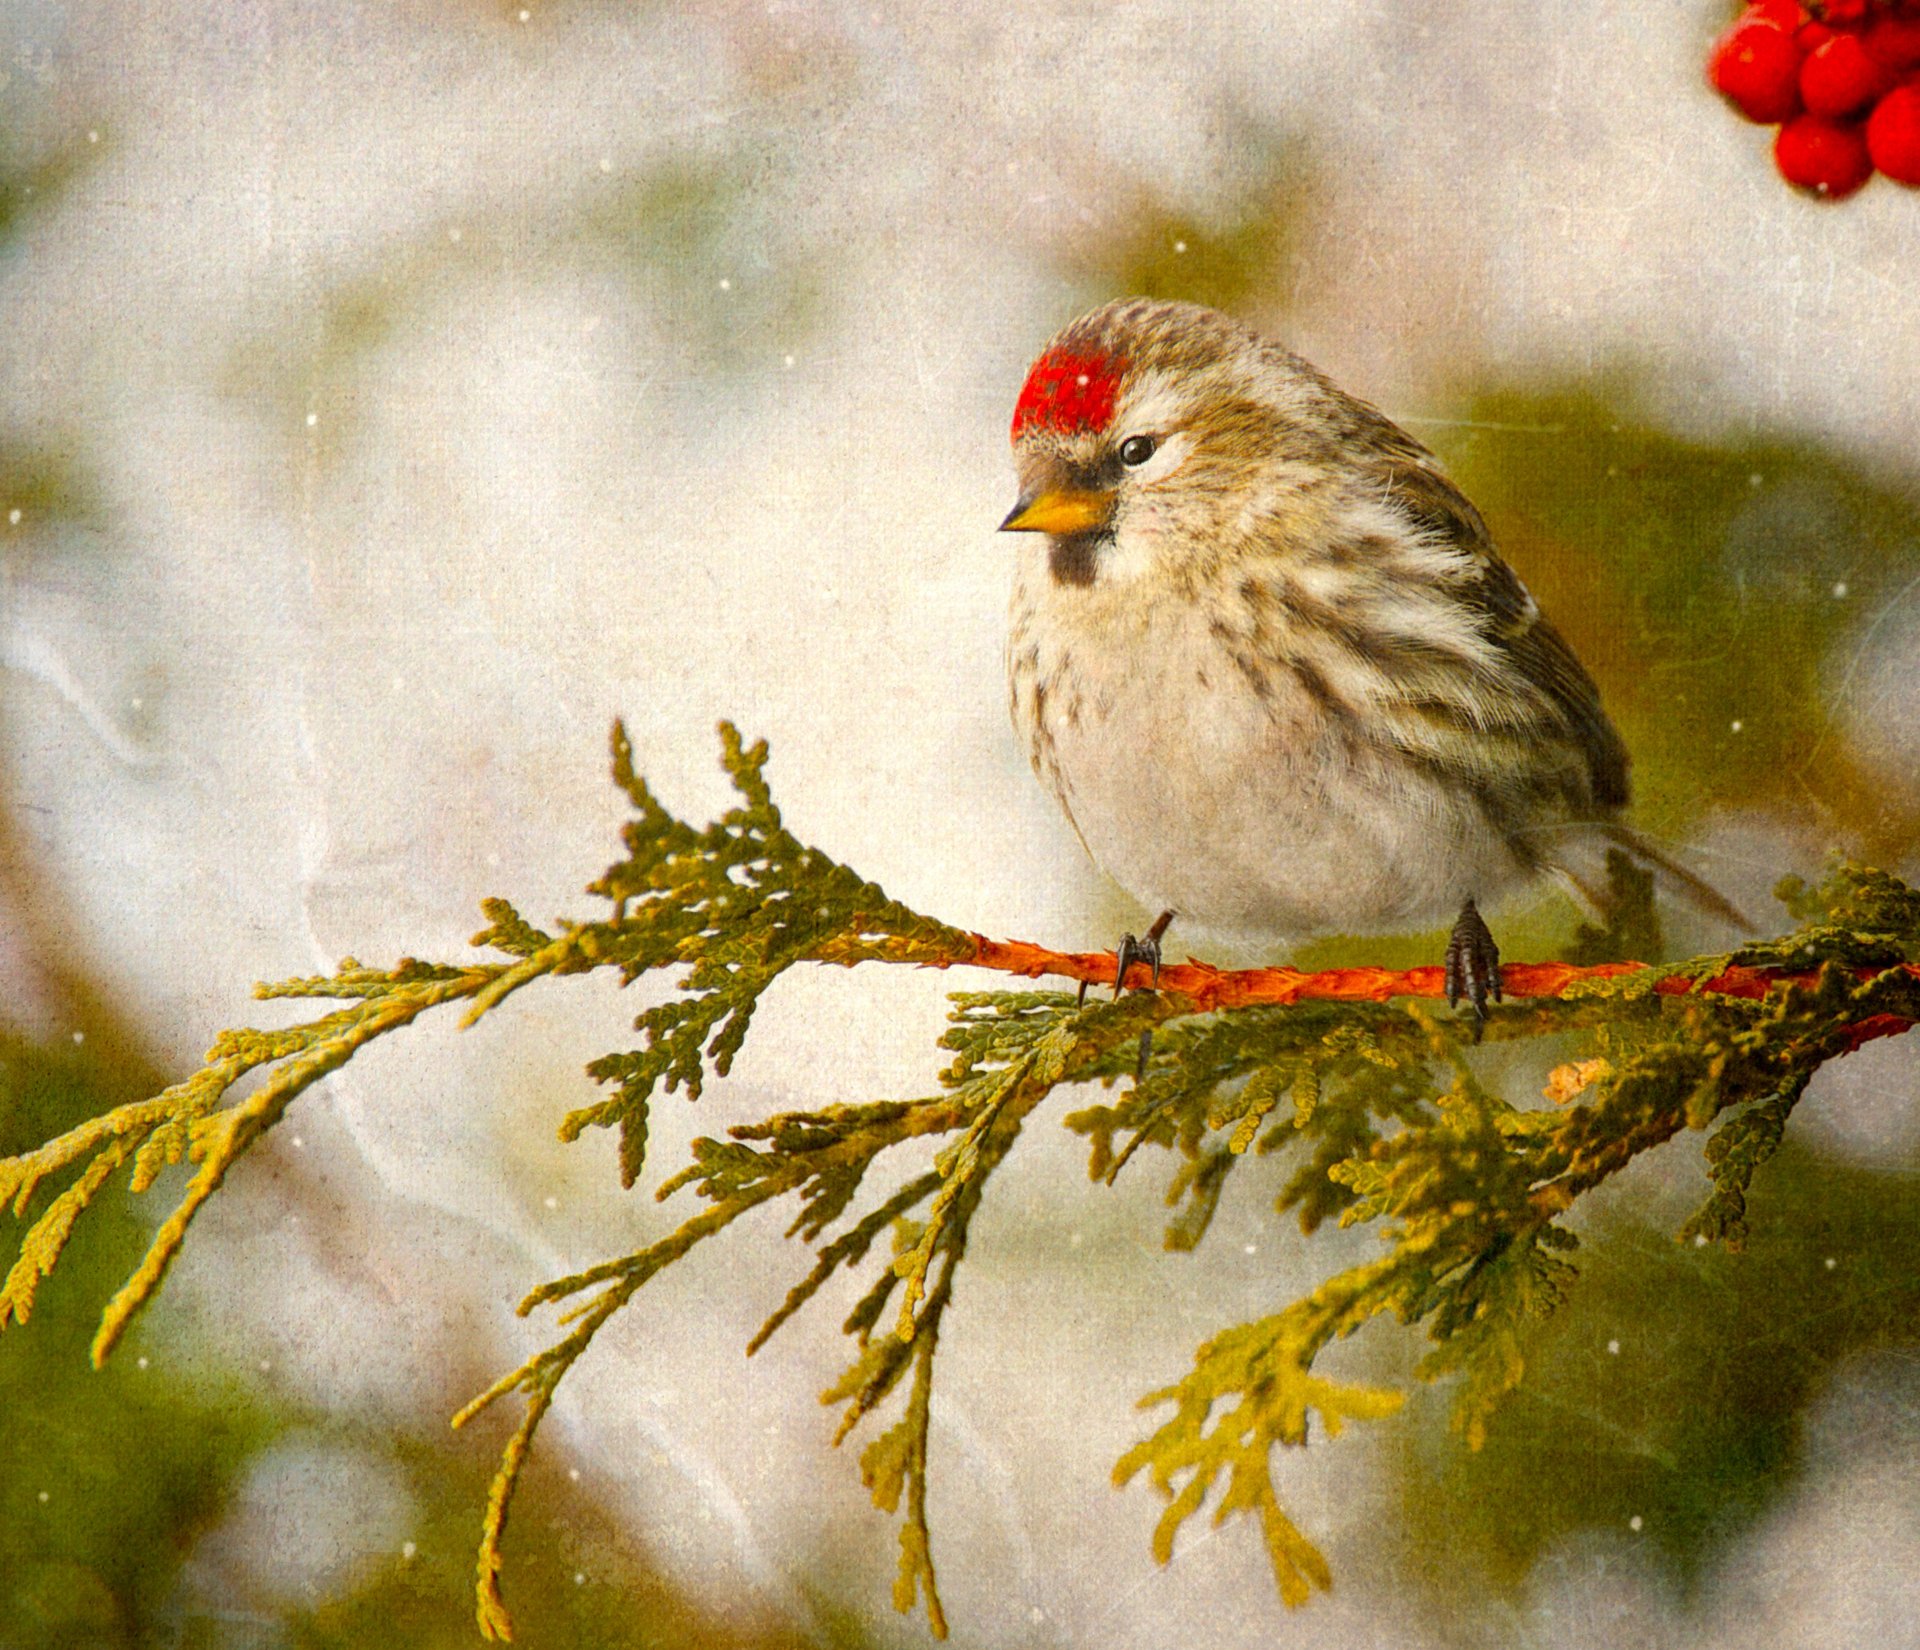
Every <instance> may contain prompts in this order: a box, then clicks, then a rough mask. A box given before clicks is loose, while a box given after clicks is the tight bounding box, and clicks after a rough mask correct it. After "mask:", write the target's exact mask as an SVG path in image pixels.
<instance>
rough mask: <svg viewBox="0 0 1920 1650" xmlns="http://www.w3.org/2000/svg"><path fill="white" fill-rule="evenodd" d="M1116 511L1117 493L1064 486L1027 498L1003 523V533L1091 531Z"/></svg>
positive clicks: (1104, 522) (1001, 525)
mask: <svg viewBox="0 0 1920 1650" xmlns="http://www.w3.org/2000/svg"><path fill="white" fill-rule="evenodd" d="M1112 514H1113V494H1111V493H1079V492H1072V491H1069V490H1068V489H1066V488H1061V489H1060V490H1058V491H1057V492H1048V493H1037V494H1035V495H1034V496H1033V497H1032V498H1023V499H1022V500H1021V501H1020V502H1019V503H1018V504H1016V505H1015V506H1014V507H1013V511H1012V513H1011V514H1010V515H1008V517H1007V519H1006V520H1005V521H1003V522H1001V523H1000V531H1001V532H1003V533H1061V534H1066V533H1090V532H1092V531H1093V530H1094V529H1095V528H1096V527H1104V526H1106V524H1107V518H1108V517H1109V516H1111V515H1112Z"/></svg>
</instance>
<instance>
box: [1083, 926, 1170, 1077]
mask: <svg viewBox="0 0 1920 1650" xmlns="http://www.w3.org/2000/svg"><path fill="white" fill-rule="evenodd" d="M1172 922H1173V913H1172V912H1171V911H1162V912H1161V913H1160V915H1159V916H1157V917H1155V918H1154V919H1153V926H1152V927H1151V928H1149V929H1148V930H1147V931H1146V934H1145V935H1144V936H1139V935H1134V934H1123V935H1122V936H1121V937H1120V949H1119V950H1118V951H1117V952H1115V953H1114V959H1113V995H1114V998H1115V1000H1116V1001H1117V1000H1118V999H1119V996H1120V994H1121V992H1122V991H1124V990H1125V989H1126V984H1127V970H1128V969H1130V968H1132V967H1133V965H1134V964H1135V963H1144V964H1145V965H1146V968H1147V972H1148V984H1147V986H1146V989H1147V990H1149V991H1157V990H1159V989H1160V941H1161V939H1162V938H1163V937H1164V936H1165V934H1166V932H1167V929H1168V927H1169V926H1170V925H1171V924H1172ZM1086 1000H1087V982H1086V981H1085V980H1082V981H1081V982H1080V997H1079V1002H1080V1003H1081V1004H1084V1003H1085V1002H1086ZM1152 1052H1153V1028H1152V1027H1151V1026H1149V1027H1148V1028H1147V1029H1146V1030H1145V1031H1143V1032H1141V1033H1140V1053H1139V1056H1138V1058H1137V1059H1135V1061H1134V1063H1133V1077H1134V1081H1135V1082H1138V1081H1139V1080H1140V1079H1141V1078H1142V1077H1144V1076H1145V1075H1146V1072H1147V1056H1148V1055H1150V1054H1151V1053H1152Z"/></svg>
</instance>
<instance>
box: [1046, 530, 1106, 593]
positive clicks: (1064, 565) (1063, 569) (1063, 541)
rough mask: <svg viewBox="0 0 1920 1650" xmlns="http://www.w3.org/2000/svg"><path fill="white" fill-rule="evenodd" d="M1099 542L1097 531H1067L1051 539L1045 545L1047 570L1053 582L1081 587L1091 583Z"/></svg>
mask: <svg viewBox="0 0 1920 1650" xmlns="http://www.w3.org/2000/svg"><path fill="white" fill-rule="evenodd" d="M1100 544H1101V535H1100V534H1098V533H1069V534H1065V535H1063V536H1061V537H1058V538H1055V539H1053V540H1052V541H1051V542H1050V543H1049V544H1048V546H1047V571H1048V572H1049V573H1051V574H1052V575H1053V582H1054V583H1055V584H1072V585H1079V586H1080V587H1082V588H1083V589H1084V588H1085V587H1086V586H1087V585H1090V584H1092V583H1093V580H1094V575H1095V573H1096V572H1097V571H1098V570H1099V555H1100Z"/></svg>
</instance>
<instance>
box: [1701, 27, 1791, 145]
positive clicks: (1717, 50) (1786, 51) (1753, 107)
mask: <svg viewBox="0 0 1920 1650" xmlns="http://www.w3.org/2000/svg"><path fill="white" fill-rule="evenodd" d="M1799 75H1800V48H1799V47H1798V46H1796V45H1795V44H1794V43H1793V36H1792V35H1790V34H1788V33H1787V31H1786V30H1785V29H1783V28H1781V27H1780V26H1779V24H1777V23H1769V22H1767V21H1766V20H1765V19H1764V18H1745V19H1742V20H1741V21H1740V22H1738V23H1736V24H1734V26H1733V27H1732V28H1730V29H1728V30H1727V32H1726V33H1725V34H1723V35H1721V37H1720V39H1719V40H1718V42H1716V44H1715V45H1714V48H1713V55H1712V56H1711V57H1709V58H1708V59H1707V79H1708V81H1709V82H1710V83H1711V84H1712V86H1713V88H1714V90H1715V91H1717V92H1719V93H1720V94H1721V95H1722V96H1723V97H1725V98H1726V99H1727V101H1728V102H1730V103H1731V104H1733V106H1734V107H1735V108H1736V109H1738V110H1739V111H1740V112H1741V113H1742V114H1743V115H1745V116H1746V117H1747V119H1749V120H1754V121H1758V122H1759V123H1760V124H1761V125H1763V126H1770V125H1772V124H1773V123H1774V122H1775V121H1777V120H1786V119H1787V118H1788V117H1790V116H1791V115H1792V114H1793V113H1794V111H1795V110H1796V109H1798V108H1799V107H1800V86H1799Z"/></svg>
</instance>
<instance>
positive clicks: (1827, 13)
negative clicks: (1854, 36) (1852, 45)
mask: <svg viewBox="0 0 1920 1650" xmlns="http://www.w3.org/2000/svg"><path fill="white" fill-rule="evenodd" d="M1820 15H1821V16H1822V17H1824V18H1825V19H1826V20H1827V21H1828V22H1829V23H1831V24H1832V25H1833V26H1834V27H1835V28H1836V29H1851V28H1855V27H1858V26H1859V25H1860V24H1862V23H1864V22H1865V21H1866V20H1867V0H1823V4H1822V5H1821V7H1820Z"/></svg>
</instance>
